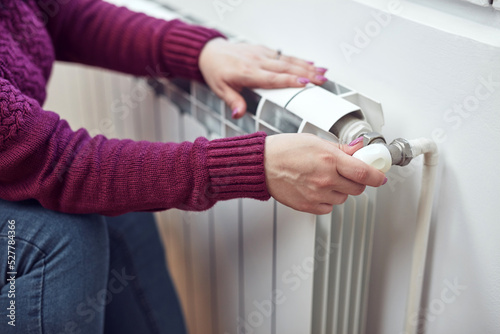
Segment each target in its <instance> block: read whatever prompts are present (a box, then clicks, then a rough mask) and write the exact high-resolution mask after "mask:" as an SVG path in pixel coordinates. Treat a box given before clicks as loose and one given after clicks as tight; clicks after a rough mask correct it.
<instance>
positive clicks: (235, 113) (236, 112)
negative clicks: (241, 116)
mask: <svg viewBox="0 0 500 334" xmlns="http://www.w3.org/2000/svg"><path fill="white" fill-rule="evenodd" d="M239 111H240V109H239V108H238V107H236V108H234V109H233V113H232V114H231V117H232V118H235V117H236V116H237V115H238V112H239Z"/></svg>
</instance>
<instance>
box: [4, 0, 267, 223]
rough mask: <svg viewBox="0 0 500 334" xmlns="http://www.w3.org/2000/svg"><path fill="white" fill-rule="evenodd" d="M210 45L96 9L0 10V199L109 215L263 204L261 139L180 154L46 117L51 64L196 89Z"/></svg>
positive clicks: (49, 4) (199, 34) (198, 146)
mask: <svg viewBox="0 0 500 334" xmlns="http://www.w3.org/2000/svg"><path fill="white" fill-rule="evenodd" d="M215 37H222V35H221V34H220V33H218V32H217V31H215V30H211V29H205V28H202V27H197V26H191V25H187V24H185V23H183V22H181V21H178V20H174V21H169V22H167V21H162V20H158V19H153V18H150V17H147V16H146V15H144V14H139V13H134V12H131V11H129V10H127V9H126V8H121V7H116V6H113V5H111V4H108V3H105V2H103V1H99V0H71V1H52V0H50V1H49V0H39V1H35V0H25V1H18V0H4V1H2V2H1V3H0V198H2V199H6V200H12V201H18V200H24V199H29V198H35V199H37V200H38V201H39V202H40V203H41V204H42V205H43V206H44V207H46V208H50V209H53V210H57V211H62V212H68V213H101V214H106V215H118V214H122V213H126V212H130V211H155V210H163V209H168V208H180V209H184V210H196V211H199V210H206V209H208V208H210V207H211V206H213V205H214V204H215V203H216V202H217V201H218V200H227V199H232V198H240V197H249V198H255V199H260V200H267V199H269V197H270V196H269V193H268V192H267V188H266V184H265V175H264V143H265V133H262V132H258V133H255V134H251V135H246V136H241V137H235V138H226V139H219V140H214V141H208V140H207V139H205V138H198V139H197V140H196V141H195V142H194V143H189V142H184V143H180V144H174V143H151V142H147V141H140V142H135V141H132V140H117V139H107V138H105V137H104V136H96V137H93V138H92V137H90V136H89V134H88V133H87V131H86V130H84V129H80V130H77V131H73V130H71V128H70V127H69V125H68V123H67V122H66V121H64V120H61V119H60V118H59V116H58V115H57V114H55V113H53V112H50V111H45V110H43V109H42V107H41V105H42V104H43V102H44V100H45V97H46V92H45V86H46V84H47V80H48V78H49V75H50V72H51V68H52V64H53V62H54V60H55V59H60V60H66V61H74V62H80V63H84V64H88V65H94V66H101V67H105V68H108V69H113V70H117V71H121V72H126V73H130V74H135V75H154V76H171V75H175V76H184V77H186V78H190V79H196V80H202V79H203V78H202V76H201V73H200V70H199V68H198V58H199V54H200V52H201V49H202V48H203V46H204V45H205V43H206V42H207V41H208V40H210V39H212V38H215Z"/></svg>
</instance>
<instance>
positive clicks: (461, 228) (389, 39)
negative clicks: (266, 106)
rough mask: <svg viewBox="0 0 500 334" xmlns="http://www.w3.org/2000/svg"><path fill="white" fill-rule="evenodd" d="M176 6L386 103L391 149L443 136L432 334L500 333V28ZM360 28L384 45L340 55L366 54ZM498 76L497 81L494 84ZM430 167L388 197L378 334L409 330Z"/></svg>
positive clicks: (281, 9)
mask: <svg viewBox="0 0 500 334" xmlns="http://www.w3.org/2000/svg"><path fill="white" fill-rule="evenodd" d="M165 2H168V3H169V4H171V5H172V6H175V7H182V8H183V9H186V11H187V12H190V13H193V14H195V15H198V16H200V17H203V18H204V19H209V20H211V21H213V22H216V23H217V24H223V25H224V26H226V27H228V29H229V30H230V31H235V32H239V33H241V34H242V35H244V36H245V37H248V38H250V39H251V40H253V41H256V42H259V43H262V44H266V45H268V46H271V47H274V48H281V49H282V50H283V52H284V53H286V54H294V55H297V56H301V57H304V58H307V59H311V60H315V61H316V62H317V63H318V64H319V65H322V66H326V67H328V68H330V71H329V72H328V74H327V76H328V77H330V78H331V79H334V80H336V81H339V82H341V83H345V84H347V85H349V86H351V87H353V88H354V89H356V90H358V91H360V92H361V93H363V94H367V95H369V96H371V97H372V98H375V99H378V100H379V101H381V102H382V104H383V107H384V111H385V117H386V126H385V128H384V129H385V130H384V133H385V135H386V137H387V138H388V139H389V140H391V139H393V138H395V137H400V136H401V137H407V138H413V137H420V136H430V137H434V139H436V140H437V141H438V142H439V146H440V150H441V153H442V158H441V166H442V170H441V176H440V189H439V192H438V194H437V199H436V207H435V212H434V219H433V228H432V231H431V243H430V253H429V257H428V260H429V262H428V268H427V270H428V271H427V272H428V275H427V277H426V280H425V282H426V283H425V286H426V288H425V296H424V300H425V301H426V305H427V309H426V310H425V314H426V319H427V321H426V322H425V324H426V327H427V330H426V333H473V332H474V333H476V332H477V333H498V332H499V331H500V317H499V314H500V256H499V253H500V246H499V244H500V243H499V238H500V219H499V218H498V215H499V208H498V207H499V200H498V194H499V189H500V177H499V176H498V172H497V171H498V166H497V165H498V164H499V163H500V149H499V146H498V142H499V141H500V117H499V115H498V113H499V109H500V30H499V29H498V25H496V28H495V27H494V24H493V23H492V24H489V23H488V22H486V24H484V25H479V24H470V25H469V24H468V22H466V21H460V20H457V21H454V20H449V17H447V15H446V14H443V13H442V14H438V13H434V14H435V15H437V16H435V17H437V18H438V20H437V21H435V22H434V23H433V24H430V23H428V20H427V19H428V17H426V15H423V16H421V17H420V18H419V17H418V15H417V17H415V16H414V15H412V11H414V10H415V7H414V6H412V5H411V4H408V3H403V4H402V5H403V7H402V8H403V11H402V12H401V16H399V15H393V16H391V17H390V22H389V23H388V24H385V26H384V27H382V28H381V29H380V31H378V33H377V31H376V29H377V23H376V22H377V21H376V19H375V18H374V16H373V15H374V13H377V11H376V10H374V9H373V8H370V7H368V6H366V5H363V4H359V3H355V2H352V1H345V0H344V1H341V0H338V1H334V0H331V1H320V0H314V1H297V0H286V1H285V0H272V1H270V0H252V1H244V0H240V1H236V0H232V1H229V0H221V1H219V2H218V1H199V0H183V1H178V0H175V1H174V0H169V1H165ZM220 2H222V3H224V4H227V6H229V7H230V8H231V10H228V11H226V12H224V13H222V14H221V15H219V14H218V12H217V10H216V8H215V6H214V3H220ZM413 3H415V1H414V2H413ZM471 6H472V5H471ZM474 9H475V8H474ZM474 9H472V8H470V9H469V8H468V7H467V8H466V9H465V10H467V11H468V10H474ZM477 10H488V11H489V9H484V8H477ZM424 13H425V11H424ZM488 13H491V14H484V13H483V14H478V15H487V16H488V15H489V16H490V18H491V20H492V21H491V22H497V21H496V19H498V16H495V15H498V14H494V13H493V12H488ZM434 14H433V15H434ZM439 15H443V16H442V20H439V18H440V16H439ZM385 18H386V19H387V17H385ZM440 21H441V22H442V26H441V22H440ZM483 22H484V21H483ZM461 23H463V26H462V25H461ZM379 27H380V25H379ZM464 27H466V28H467V29H464ZM357 29H361V30H363V29H373V30H371V32H372V35H373V37H370V41H369V43H368V42H367V43H366V44H367V45H366V46H363V47H359V48H358V51H359V53H356V54H353V55H352V57H350V59H348V57H346V56H345V53H343V52H342V49H341V46H342V45H343V46H344V47H346V43H348V44H351V45H353V46H356V44H355V43H356V42H358V45H359V43H360V42H361V40H359V38H360V37H359V36H358V37H357V38H358V40H356V39H355V38H356V36H357V34H358V33H357ZM485 33H487V34H488V35H487V36H486V35H484V34H485ZM349 60H350V61H349ZM489 78H492V80H493V81H495V82H497V84H494V85H493V86H492V87H485V86H484V84H483V82H485V81H488V80H490V79H489ZM488 88H489V89H490V90H491V92H489V91H488ZM485 95H489V96H488V97H486V96H485ZM476 103H477V104H476ZM455 106H458V107H455ZM460 106H462V107H460ZM454 107H455V111H453V108H454ZM467 109H469V110H470V111H468V110H467ZM460 110H462V111H460ZM419 164H420V161H418V162H416V164H414V167H410V168H407V169H405V170H397V169H394V170H391V171H390V172H389V174H388V175H389V183H388V184H387V185H386V186H384V188H383V190H382V192H381V196H380V197H379V198H380V200H379V205H378V216H377V229H376V232H375V238H376V239H375V245H374V258H373V260H374V262H373V272H372V281H371V287H370V288H371V295H370V306H369V320H368V327H367V328H368V333H370V334H372V333H374V334H375V333H383V334H393V333H394V334H395V333H400V331H401V329H402V326H403V316H404V308H405V303H406V294H407V284H408V279H409V262H408V261H409V259H410V257H411V253H410V251H411V246H412V244H411V243H412V237H413V232H414V228H413V226H414V223H415V212H416V205H417V204H416V199H417V196H418V190H419V186H418V182H419V179H420V175H419V174H420V173H419V168H418V167H419V166H420V165H419ZM454 281H457V282H458V284H459V285H460V286H466V288H465V289H464V290H460V289H459V290H458V291H456V292H455V293H454V292H453V290H450V289H449V288H447V285H453V282H454Z"/></svg>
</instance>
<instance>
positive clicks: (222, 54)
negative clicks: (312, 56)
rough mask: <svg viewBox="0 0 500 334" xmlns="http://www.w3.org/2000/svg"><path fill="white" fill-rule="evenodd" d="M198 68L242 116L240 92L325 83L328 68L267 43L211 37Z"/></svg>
mask: <svg viewBox="0 0 500 334" xmlns="http://www.w3.org/2000/svg"><path fill="white" fill-rule="evenodd" d="M199 67H200V70H201V73H202V74H203V77H204V78H205V81H206V82H207V84H208V85H209V86H210V88H211V89H212V90H213V91H214V92H215V93H216V94H217V95H218V96H219V97H220V98H221V99H223V100H224V101H225V102H226V103H227V105H228V106H229V107H230V108H231V110H232V111H233V118H239V117H241V116H243V114H244V113H245V111H246V103H245V100H244V99H243V97H242V96H241V95H240V94H239V91H240V90H241V89H242V88H243V87H248V88H285V87H304V86H305V85H306V84H308V83H309V82H312V83H314V84H316V85H321V84H323V83H325V82H326V80H327V79H326V78H325V77H324V74H325V72H326V69H325V68H321V67H315V66H314V65H313V63H312V62H308V61H305V60H302V59H298V58H294V57H290V56H285V55H279V54H278V52H277V51H276V50H271V49H269V48H267V47H265V46H258V45H250V44H243V43H237V44H235V43H231V42H228V41H227V40H225V39H223V38H215V39H212V40H210V41H209V42H208V43H207V44H206V45H205V46H204V48H203V50H202V51H201V54H200V59H199Z"/></svg>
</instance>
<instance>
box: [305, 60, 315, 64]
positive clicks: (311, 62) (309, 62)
mask: <svg viewBox="0 0 500 334" xmlns="http://www.w3.org/2000/svg"><path fill="white" fill-rule="evenodd" d="M306 63H308V64H309V65H314V62H313V61H306Z"/></svg>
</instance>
